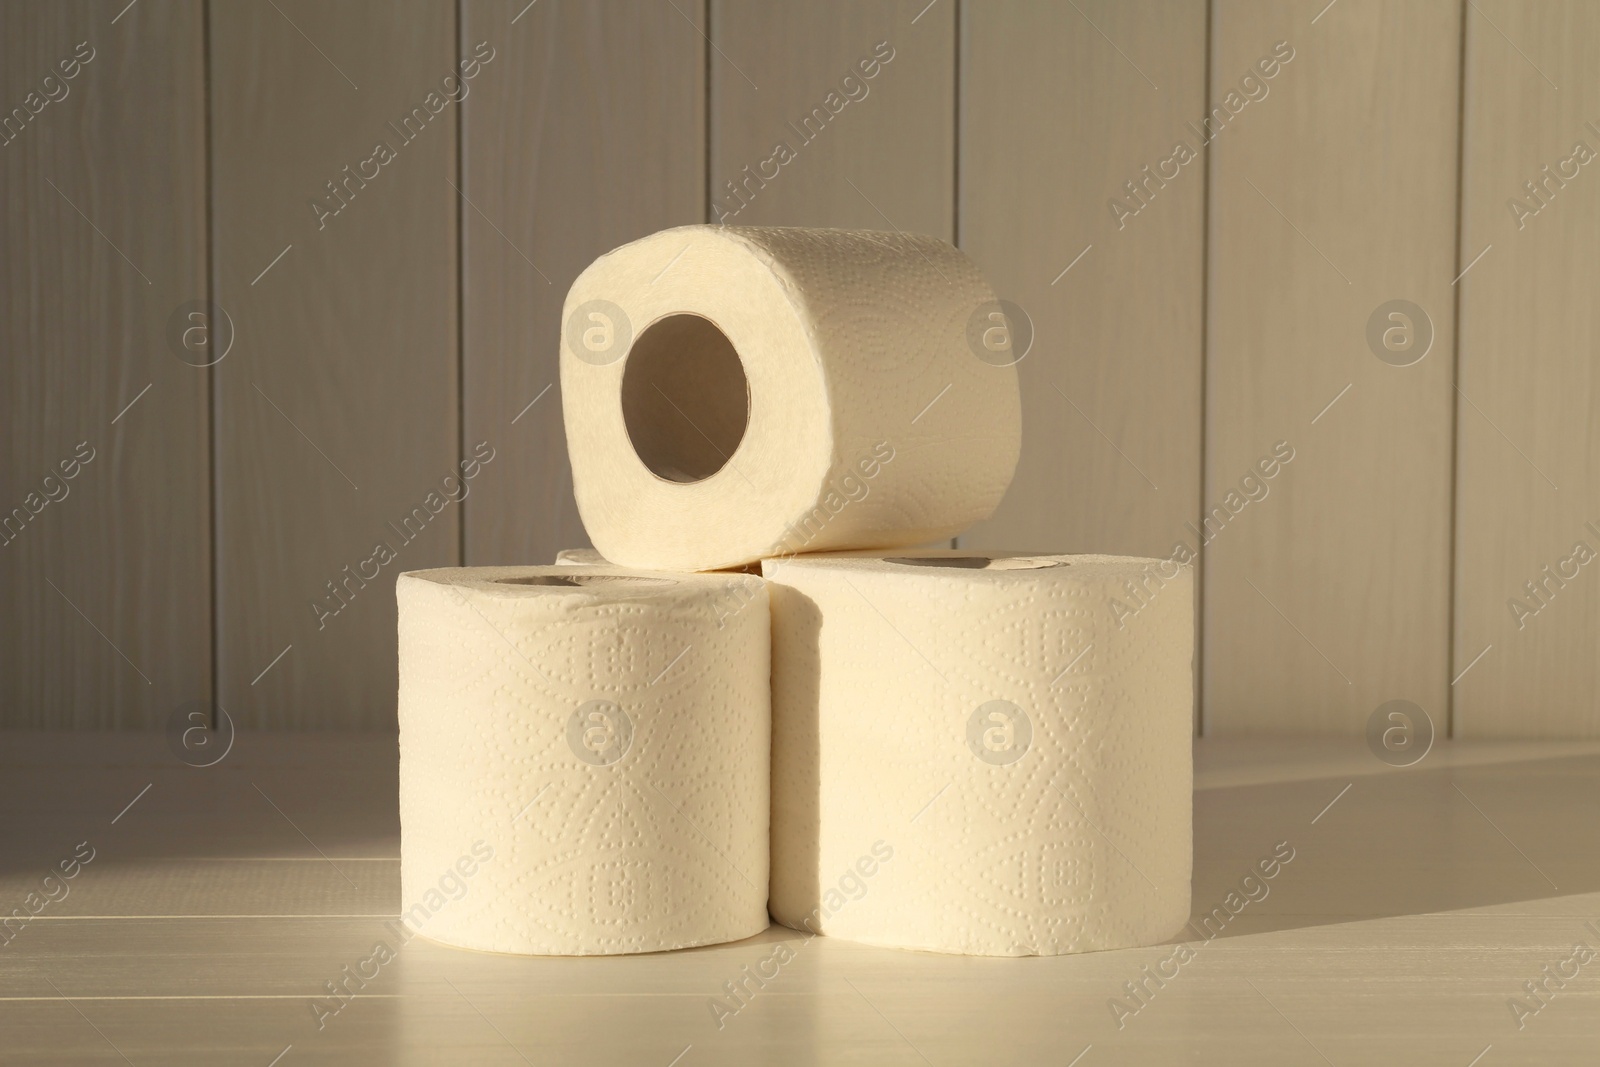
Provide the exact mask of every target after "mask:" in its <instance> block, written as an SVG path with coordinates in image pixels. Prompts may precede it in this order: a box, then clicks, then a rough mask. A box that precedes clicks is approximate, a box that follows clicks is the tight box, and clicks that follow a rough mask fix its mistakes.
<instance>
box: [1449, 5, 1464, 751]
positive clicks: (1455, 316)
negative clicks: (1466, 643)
mask: <svg viewBox="0 0 1600 1067" xmlns="http://www.w3.org/2000/svg"><path fill="white" fill-rule="evenodd" d="M1467 2H1468V0H1461V6H1460V25H1459V29H1460V38H1461V40H1460V49H1461V50H1460V53H1459V62H1458V66H1457V70H1456V248H1455V257H1454V259H1455V263H1454V266H1453V268H1452V269H1454V270H1456V271H1458V272H1459V271H1460V270H1461V255H1462V246H1463V243H1464V241H1465V237H1466V232H1465V231H1466V197H1465V193H1466V172H1467ZM1462 282H1463V279H1461V278H1457V279H1456V282H1455V284H1454V285H1453V286H1452V288H1453V289H1454V290H1455V292H1454V293H1453V294H1452V298H1451V303H1452V307H1451V329H1450V342H1451V349H1452V351H1451V359H1450V385H1451V390H1450V511H1449V515H1448V522H1449V524H1450V550H1449V555H1450V570H1449V581H1448V582H1447V583H1446V584H1447V586H1448V588H1447V590H1446V594H1445V604H1446V607H1445V620H1446V627H1447V629H1446V634H1445V653H1444V663H1445V668H1444V677H1445V690H1444V699H1445V705H1444V706H1445V736H1446V737H1448V738H1454V737H1455V736H1456V694H1455V684H1454V683H1453V682H1451V681H1450V679H1452V678H1454V677H1455V670H1456V625H1457V616H1458V614H1459V608H1458V605H1457V603H1456V589H1457V581H1456V568H1457V567H1458V566H1459V563H1458V560H1459V558H1460V552H1459V543H1460V540H1461V517H1460V514H1459V513H1458V506H1459V502H1460V496H1461V491H1460V479H1461V402H1460V401H1459V400H1458V399H1456V388H1457V387H1458V385H1459V383H1460V381H1461V284H1462Z"/></svg>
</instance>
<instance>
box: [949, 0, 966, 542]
mask: <svg viewBox="0 0 1600 1067" xmlns="http://www.w3.org/2000/svg"><path fill="white" fill-rule="evenodd" d="M966 15H967V6H966V2H965V0H956V3H955V15H954V18H955V26H954V28H953V29H952V30H951V33H950V36H951V38H952V39H953V41H954V42H955V46H954V48H953V50H952V55H951V72H950V86H951V93H950V95H951V116H950V122H951V126H952V127H953V129H952V131H951V135H950V243H951V244H953V245H955V246H956V247H957V248H960V247H961V119H962V107H961V93H962V87H963V82H962V79H961V46H962V43H963V41H964V40H965V35H964V34H963V33H962V28H963V27H964V26H965V24H966ZM950 547H951V548H952V549H956V548H960V547H961V535H960V534H956V535H955V536H954V537H952V538H950Z"/></svg>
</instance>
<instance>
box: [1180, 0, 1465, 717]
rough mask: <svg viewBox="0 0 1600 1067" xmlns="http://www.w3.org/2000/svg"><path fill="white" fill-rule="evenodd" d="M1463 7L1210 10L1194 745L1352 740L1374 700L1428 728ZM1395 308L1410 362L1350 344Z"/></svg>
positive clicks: (1439, 562)
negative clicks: (1222, 115) (1220, 119)
mask: <svg viewBox="0 0 1600 1067" xmlns="http://www.w3.org/2000/svg"><path fill="white" fill-rule="evenodd" d="M1460 13H1461V5H1459V4H1457V3H1454V2H1453V0H1437V2H1426V3H1419V2H1405V3H1391V2H1386V0H1345V2H1343V3H1340V4H1338V5H1337V6H1334V7H1332V8H1329V9H1327V10H1325V11H1323V12H1322V13H1321V15H1320V16H1318V12H1317V9H1316V7H1315V6H1312V7H1310V8H1309V9H1307V8H1303V7H1298V6H1297V7H1293V8H1290V7H1286V6H1284V5H1281V4H1276V3H1270V2H1266V0H1219V2H1218V3H1217V4H1216V5H1215V8H1214V19H1215V21H1214V24H1213V28H1212V48H1213V58H1212V68H1211V74H1212V102H1213V104H1223V103H1225V97H1226V94H1228V93H1229V92H1234V93H1236V94H1238V95H1236V96H1235V97H1234V100H1235V101H1243V103H1242V104H1241V109H1240V112H1239V114H1237V115H1235V116H1233V117H1231V118H1230V119H1228V121H1227V123H1226V125H1225V126H1224V127H1223V129H1222V132H1221V133H1220V134H1219V135H1218V136H1217V139H1216V141H1215V142H1214V144H1213V147H1212V149H1211V152H1212V156H1211V166H1212V171H1211V218H1210V232H1211V251H1210V274H1209V310H1208V329H1209V339H1208V348H1207V351H1208V357H1207V359H1208V362H1207V366H1206V478H1205V493H1204V499H1203V502H1202V509H1203V510H1202V514H1203V515H1206V516H1209V517H1210V522H1209V523H1208V524H1207V525H1206V527H1205V529H1204V533H1205V535H1206V537H1207V539H1208V540H1210V541H1211V543H1210V545H1209V546H1208V547H1207V548H1206V549H1205V554H1204V564H1203V566H1204V586H1203V589H1204V594H1203V596H1204V608H1203V619H1204V640H1203V645H1202V649H1203V667H1202V684H1203V693H1202V705H1203V708H1204V721H1205V728H1206V730H1207V731H1213V730H1214V731H1217V732H1226V731H1234V732H1238V731H1251V730H1274V731H1280V732H1306V733H1313V732H1324V733H1326V732H1346V733H1359V732H1361V731H1362V730H1363V729H1364V728H1365V726H1366V723H1367V720H1368V717H1369V716H1370V715H1371V714H1372V713H1373V712H1374V711H1375V710H1376V709H1377V708H1378V707H1379V705H1381V704H1383V703H1384V702H1386V701H1389V700H1394V699H1403V700H1409V701H1412V702H1414V703H1416V704H1418V705H1419V706H1421V707H1422V708H1423V710H1424V711H1426V712H1427V713H1428V715H1429V716H1430V717H1431V718H1432V720H1433V722H1434V724H1435V728H1436V729H1437V730H1438V731H1439V732H1440V733H1441V734H1442V733H1443V732H1444V731H1445V729H1446V728H1447V723H1448V714H1449V688H1450V687H1449V682H1450V672H1449V664H1448V656H1449V647H1448V640H1447V635H1448V633H1449V628H1450V622H1449V619H1450V604H1449V595H1450V594H1449V580H1450V577H1449V576H1450V482H1451V462H1452V456H1451V452H1452V449H1451V435H1452V410H1453V388H1452V380H1451V379H1452V370H1453V367H1452V356H1453V352H1454V337H1453V329H1452V319H1453V312H1454V292H1453V290H1452V288H1451V284H1450V283H1451V280H1452V279H1453V278H1454V277H1455V275H1456V267H1455V266H1454V263H1455V259H1454V249H1455V226H1456V197H1455V187H1456V182H1455V178H1456V170H1457V141H1456V130H1457V117H1458V113H1459V86H1460V68H1459V57H1460ZM1314 17H1316V19H1317V21H1316V22H1315V23H1313V22H1312V19H1313V18H1314ZM1279 42H1286V44H1284V45H1280V44H1279ZM1275 48H1278V49H1279V50H1280V52H1281V53H1282V54H1283V55H1287V53H1288V51H1289V50H1292V52H1293V58H1292V59H1289V60H1287V61H1282V62H1280V63H1279V64H1278V66H1279V69H1278V71H1277V73H1276V76H1275V77H1273V78H1272V79H1270V80H1265V79H1261V78H1259V77H1257V78H1256V79H1255V83H1256V85H1257V86H1260V88H1254V87H1253V86H1251V85H1244V86H1242V87H1241V81H1242V79H1243V78H1244V77H1245V76H1246V75H1247V74H1249V73H1250V72H1251V71H1252V69H1253V68H1254V67H1255V65H1256V64H1257V63H1258V62H1260V61H1261V60H1262V59H1263V57H1265V58H1266V59H1267V60H1268V61H1269V62H1271V61H1273V60H1274V59H1280V60H1281V59H1282V58H1283V57H1282V56H1281V55H1280V56H1276V57H1275V55H1274V49H1275ZM1262 89H1264V90H1265V91H1266V95H1265V96H1263V97H1262V98H1261V99H1257V100H1250V99H1249V97H1248V96H1246V95H1245V94H1246V93H1249V92H1252V91H1254V92H1255V93H1256V94H1257V95H1259V94H1260V92H1261V91H1262ZM1405 190H1413V191H1414V192H1412V193H1407V192H1405ZM1394 300H1407V301H1411V302H1412V303H1413V304H1415V305H1419V306H1420V307H1421V308H1422V309H1423V311H1424V312H1425V313H1426V315H1427V318H1428V319H1430V320H1431V322H1432V343H1431V349H1428V350H1426V354H1425V355H1424V354H1423V352H1422V351H1419V350H1418V346H1420V344H1421V341H1420V339H1413V341H1412V348H1411V349H1410V350H1409V351H1406V352H1401V353H1395V354H1393V355H1391V356H1390V359H1392V360H1395V361H1406V360H1410V359H1412V358H1418V359H1420V362H1415V363H1412V364H1411V365H1409V366H1396V365H1392V363H1391V362H1386V361H1385V360H1383V359H1380V358H1379V357H1378V356H1377V355H1376V354H1375V353H1374V351H1373V350H1372V349H1371V348H1370V347H1369V344H1368V340H1367V336H1366V335H1367V332H1368V323H1369V319H1371V317H1372V316H1373V315H1374V314H1375V312H1377V311H1378V309H1380V307H1382V306H1384V305H1386V304H1387V303H1388V302H1390V301H1394ZM1385 314H1387V313H1385ZM1389 326H1390V323H1388V322H1387V321H1386V322H1385V327H1384V328H1389ZM1396 328H1400V329H1403V328H1404V327H1403V324H1402V325H1400V326H1398V327H1396ZM1421 329H1422V327H1421V326H1420V325H1418V326H1417V330H1418V338H1420V332H1421ZM1391 339H1392V341H1393V342H1394V343H1395V344H1397V345H1398V344H1401V343H1402V342H1403V341H1404V338H1403V337H1401V336H1400V335H1391ZM1384 351H1385V352H1387V351H1388V350H1387V349H1384ZM1330 405H1331V406H1330ZM1280 443H1281V445H1280ZM1275 450H1277V452H1276V454H1275ZM1290 454H1292V456H1293V458H1292V460H1288V461H1287V462H1283V463H1274V462H1273V460H1274V459H1275V458H1276V459H1277V460H1282V459H1284V457H1285V456H1287V455H1290ZM1263 461H1266V463H1267V468H1268V469H1272V468H1274V467H1275V468H1276V473H1275V476H1274V477H1272V478H1263V477H1261V474H1260V471H1259V470H1258V469H1257V464H1259V463H1261V462H1263ZM1230 494H1231V496H1230ZM1214 508H1220V509H1222V510H1221V511H1220V512H1216V511H1213V510H1212V509H1214Z"/></svg>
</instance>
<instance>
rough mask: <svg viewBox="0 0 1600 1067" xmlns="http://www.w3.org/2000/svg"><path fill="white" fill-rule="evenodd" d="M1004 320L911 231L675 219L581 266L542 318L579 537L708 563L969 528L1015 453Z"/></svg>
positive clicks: (971, 270) (654, 560)
mask: <svg viewBox="0 0 1600 1067" xmlns="http://www.w3.org/2000/svg"><path fill="white" fill-rule="evenodd" d="M1009 315H1010V312H1009V310H1008V308H1005V307H1002V306H1001V305H1000V304H999V303H998V302H997V301H996V299H995V296H994V293H993V292H992V291H991V290H990V288H989V286H988V284H987V283H986V282H985V281H984V280H983V277H982V276H981V275H980V274H979V273H978V271H977V269H976V268H975V267H974V266H973V265H972V263H971V261H969V260H968V259H967V258H966V257H965V256H964V255H962V254H961V253H960V252H958V251H957V250H956V249H954V248H952V247H951V246H950V245H948V244H946V243H945V242H943V241H940V240H938V239H936V238H932V237H915V236H909V235H905V234H898V233H872V232H866V231H859V232H858V231H849V230H806V229H764V228H740V227H724V226H685V227H681V228H679V229H674V230H666V231H663V232H661V233H657V234H654V235H653V236H650V237H646V238H644V239H643V240H640V241H635V242H634V243H632V244H629V245H624V246H623V247H621V248H619V249H617V250H615V251H613V252H610V253H607V254H606V255H604V256H601V257H600V258H599V259H598V260H596V261H595V262H594V263H593V264H592V265H591V266H590V267H589V268H588V269H587V270H585V271H584V272H583V273H582V274H581V275H579V277H578V279H577V281H576V282H574V283H573V285H572V290H571V291H570V292H569V293H568V295H567V301H566V307H565V309H564V311H563V321H564V323H565V332H564V335H563V343H562V348H561V391H562V405H563V410H564V412H565V418H566V430H567V447H568V452H569V455H570V458H571V462H572V484H573V492H574V495H575V496H576V498H577V503H578V510H579V512H580V513H581V515H582V517H583V523H584V528H585V529H586V530H587V531H588V533H589V536H590V538H591V539H592V540H593V542H594V545H595V547H596V548H597V549H598V550H599V551H600V553H601V554H602V555H603V556H605V558H607V559H610V560H612V561H614V562H616V563H619V564H623V565H627V566H632V567H658V568H662V569H671V570H715V569H718V568H724V567H730V566H736V565H740V564H745V563H750V562H754V561H756V560H759V559H760V558H762V557H764V556H775V555H785V554H789V553H795V552H815V551H822V550H827V549H837V548H852V547H860V548H871V547H882V546H899V545H914V544H920V543H925V542H930V541H936V540H939V539H942V538H947V537H949V536H951V535H952V534H954V533H957V532H959V531H960V530H962V529H964V528H965V527H967V526H969V525H971V524H972V523H974V522H977V521H979V520H981V519H985V518H987V517H988V516H989V515H990V514H991V513H992V512H993V511H994V509H995V506H996V505H997V504H998V503H999V502H1000V498H1001V496H1002V495H1004V493H1005V490H1006V487H1007V485H1008V484H1009V483H1010V481H1011V475H1012V472H1013V469H1014V468H1015V466H1016V462H1017V452H1018V449H1019V447H1020V441H1021V415H1020V403H1019V400H1018V393H1017V372H1016V369H1015V367H1014V365H1013V364H1014V363H1015V361H1016V359H1017V358H1020V356H1021V355H1022V354H1025V348H1023V349H1022V350H1021V351H1019V347H1020V346H1019V345H1018V344H1014V343H1013V341H1014V339H1013V337H1012V333H1011V330H1010V326H1011V324H1012V319H1011V318H1010V317H1008V316H1009Z"/></svg>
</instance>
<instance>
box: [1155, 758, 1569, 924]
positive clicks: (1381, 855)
mask: <svg viewBox="0 0 1600 1067" xmlns="http://www.w3.org/2000/svg"><path fill="white" fill-rule="evenodd" d="M1597 799H1600V756H1594V755H1583V756H1573V757H1560V758H1544V759H1511V760H1507V761H1505V762H1500V763H1495V762H1480V763H1476V764H1474V765H1471V766H1459V765H1458V766H1440V767H1436V768H1429V767H1428V766H1427V764H1426V761H1424V763H1423V764H1420V765H1418V766H1416V767H1411V768H1405V769H1397V770H1393V771H1388V772H1386V773H1381V774H1375V775H1346V776H1341V777H1327V778H1308V779H1303V780H1297V781H1282V782H1272V783H1266V784H1258V785H1241V786H1230V787H1221V788H1213V789H1204V790H1200V791H1198V792H1197V793H1196V794H1195V830H1194V832H1195V868H1194V881H1193V905H1192V909H1191V920H1190V921H1191V925H1190V928H1189V929H1187V930H1185V931H1184V932H1183V933H1182V934H1180V935H1179V936H1178V937H1177V938H1174V940H1189V939H1192V938H1195V937H1201V938H1205V939H1207V940H1209V939H1211V938H1212V937H1230V936H1239V935H1243V934H1251V933H1263V932H1267V931H1272V930H1285V929H1297V928H1303V927H1310V926H1324V925H1330V924H1334V923H1340V922H1352V921H1358V920H1362V919H1373V918H1382V917H1388V916H1399V915H1418V914H1427V913H1430V912H1442V911H1457V910H1462V909H1471V908H1483V907H1489V906H1492V905H1502V904H1510V903H1514V902H1519V901H1538V900H1548V899H1552V898H1560V897H1571V896H1576V895H1579V894H1585V893H1594V892H1600V849H1596V848H1595V841H1594V838H1595V830H1594V826H1595V817H1596V815H1600V803H1597ZM1283 855H1292V858H1291V859H1289V860H1288V861H1287V862H1282V861H1281V859H1279V857H1281V856H1283ZM1274 862H1276V869H1275V871H1274ZM1263 864H1265V866H1263ZM1264 871H1274V874H1273V876H1272V877H1270V878H1268V877H1266V876H1265V875H1264V873H1263V872H1264ZM1556 907H1557V908H1559V906H1556ZM1585 907H1586V905H1583V904H1576V905H1574V908H1575V909H1576V910H1575V911H1573V913H1574V914H1589V913H1590V912H1594V911H1596V909H1600V904H1596V905H1594V906H1593V907H1589V908H1588V909H1587V910H1585ZM1552 913H1554V912H1552Z"/></svg>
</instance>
